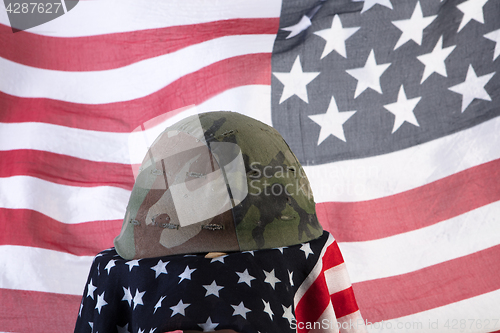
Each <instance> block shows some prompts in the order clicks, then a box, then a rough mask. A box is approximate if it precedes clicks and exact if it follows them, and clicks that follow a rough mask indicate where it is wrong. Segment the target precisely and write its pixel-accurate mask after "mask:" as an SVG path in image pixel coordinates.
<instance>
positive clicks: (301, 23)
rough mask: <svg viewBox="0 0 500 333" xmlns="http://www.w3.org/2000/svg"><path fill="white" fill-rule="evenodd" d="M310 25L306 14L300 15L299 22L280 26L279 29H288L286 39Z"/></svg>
mask: <svg viewBox="0 0 500 333" xmlns="http://www.w3.org/2000/svg"><path fill="white" fill-rule="evenodd" d="M310 26H311V19H310V18H309V17H307V16H306V15H304V16H302V18H301V19H300V21H299V23H297V24H294V25H291V26H289V27H286V28H282V29H281V30H285V31H290V34H288V36H287V37H286V39H289V38H292V37H295V36H297V35H298V34H300V33H301V32H302V31H304V30H306V29H307V28H309V27H310Z"/></svg>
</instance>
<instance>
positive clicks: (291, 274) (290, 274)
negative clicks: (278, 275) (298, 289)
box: [287, 270, 294, 287]
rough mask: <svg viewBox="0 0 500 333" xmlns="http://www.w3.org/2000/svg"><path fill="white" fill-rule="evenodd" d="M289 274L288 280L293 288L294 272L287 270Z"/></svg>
mask: <svg viewBox="0 0 500 333" xmlns="http://www.w3.org/2000/svg"><path fill="white" fill-rule="evenodd" d="M287 272H288V279H289V280H290V285H291V286H292V287H293V286H294V283H293V271H291V272H290V271H289V270H287Z"/></svg>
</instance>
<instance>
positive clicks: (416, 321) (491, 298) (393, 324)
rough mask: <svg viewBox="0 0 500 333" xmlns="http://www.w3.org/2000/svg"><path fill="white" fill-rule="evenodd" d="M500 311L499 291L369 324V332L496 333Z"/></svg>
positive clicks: (499, 322) (499, 327)
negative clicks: (494, 332) (499, 312)
mask: <svg viewBox="0 0 500 333" xmlns="http://www.w3.org/2000/svg"><path fill="white" fill-rule="evenodd" d="M479 278H480V277H479ZM436 292H438V291H436ZM498 309H500V290H495V291H493V292H489V293H486V294H482V295H479V296H476V297H472V298H468V299H465V300H462V301H458V302H455V303H450V304H447V305H444V306H441V307H438V308H434V309H431V310H427V311H422V312H419V313H415V314H412V315H409V316H404V317H400V318H396V319H391V320H387V321H386V320H384V321H383V322H378V323H371V322H367V324H368V325H367V326H366V328H367V329H368V332H369V333H382V332H383V333H401V332H405V333H436V332H461V333H475V332H493V331H497V330H500V317H499V315H498Z"/></svg>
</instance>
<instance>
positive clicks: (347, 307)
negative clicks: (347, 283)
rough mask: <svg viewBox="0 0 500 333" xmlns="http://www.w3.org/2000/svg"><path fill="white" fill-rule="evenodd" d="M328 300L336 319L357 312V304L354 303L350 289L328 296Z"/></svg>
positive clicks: (354, 299)
mask: <svg viewBox="0 0 500 333" xmlns="http://www.w3.org/2000/svg"><path fill="white" fill-rule="evenodd" d="M330 299H331V300H332V305H333V309H334V310H335V316H336V317H337V318H340V317H343V316H347V315H348V314H351V313H353V312H356V311H358V304H357V303H356V298H355V297H354V292H353V290H352V287H349V288H347V289H344V290H342V291H339V292H337V293H335V294H332V295H330Z"/></svg>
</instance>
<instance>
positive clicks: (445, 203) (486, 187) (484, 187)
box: [317, 159, 500, 242]
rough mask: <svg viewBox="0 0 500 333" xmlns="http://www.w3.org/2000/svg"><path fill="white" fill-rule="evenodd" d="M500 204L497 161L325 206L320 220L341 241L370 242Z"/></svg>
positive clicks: (319, 207)
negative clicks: (409, 186) (402, 188)
mask: <svg viewBox="0 0 500 333" xmlns="http://www.w3.org/2000/svg"><path fill="white" fill-rule="evenodd" d="M498 200H500V159H498V160H494V161H491V162H488V163H485V164H482V165H478V166H475V167H472V168H470V169H467V170H464V171H461V172H458V173H456V174H453V175H451V176H448V177H446V178H443V179H440V180H437V181H435V182H433V183H430V184H427V185H424V186H421V187H418V188H415V189H413V190H409V191H406V192H403V193H399V194H396V195H392V196H388V197H383V198H380V199H375V200H369V201H361V202H323V203H319V204H318V205H317V214H318V219H319V220H320V221H321V224H322V225H323V227H324V228H325V229H326V230H328V231H329V232H331V233H332V234H333V235H334V236H335V238H336V239H337V241H339V242H356V241H368V240H374V239H379V238H384V237H389V236H393V235H397V234H400V233H404V232H408V231H412V230H416V229H420V228H424V227H427V226H430V225H433V224H435V223H438V222H441V221H445V220H448V219H450V218H452V217H455V216H458V215H460V214H463V213H466V212H469V211H472V210H474V209H476V208H479V207H482V206H485V205H488V204H490V203H493V202H496V201H498Z"/></svg>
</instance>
